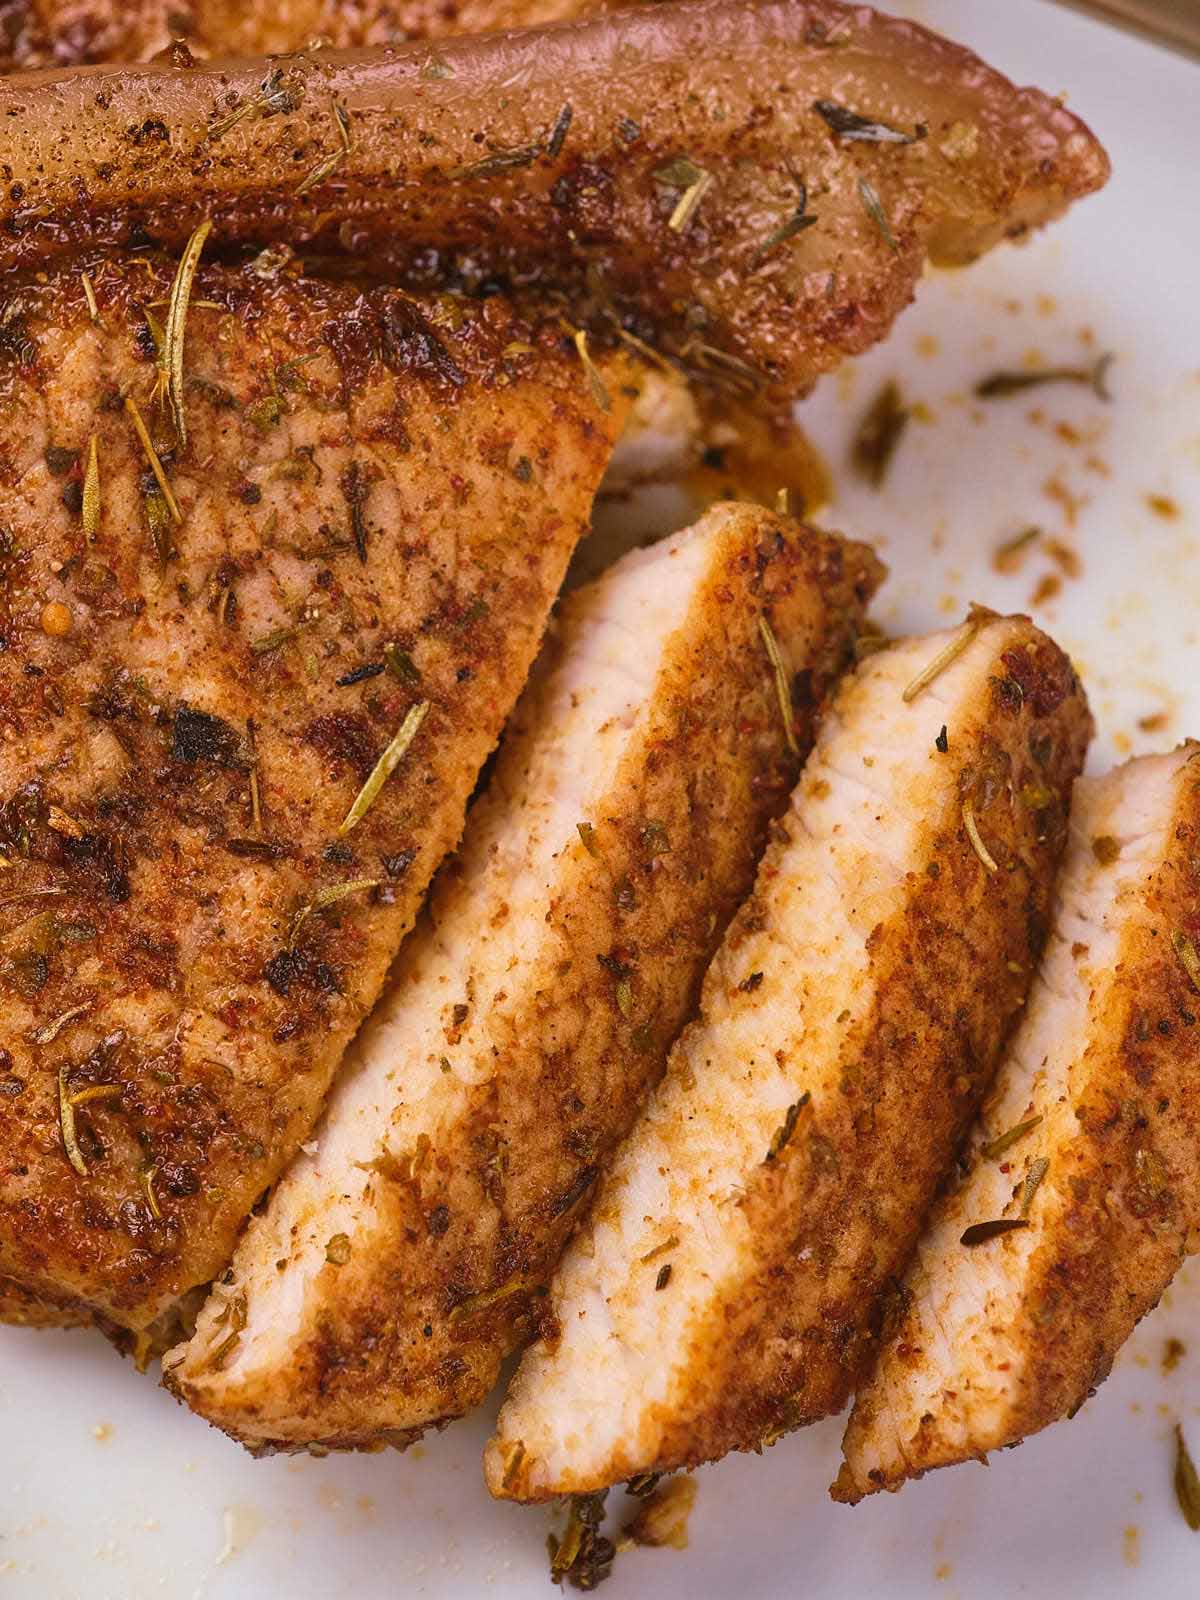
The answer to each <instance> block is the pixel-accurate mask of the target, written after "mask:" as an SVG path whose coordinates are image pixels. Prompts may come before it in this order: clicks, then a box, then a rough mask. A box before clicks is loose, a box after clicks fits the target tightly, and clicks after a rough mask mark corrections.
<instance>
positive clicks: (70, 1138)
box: [58, 1061, 88, 1178]
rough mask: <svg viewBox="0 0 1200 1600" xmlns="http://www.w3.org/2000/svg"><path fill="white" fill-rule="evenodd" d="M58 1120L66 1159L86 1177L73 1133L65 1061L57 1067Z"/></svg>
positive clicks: (84, 1165) (81, 1152)
mask: <svg viewBox="0 0 1200 1600" xmlns="http://www.w3.org/2000/svg"><path fill="white" fill-rule="evenodd" d="M58 1120H59V1125H60V1127H61V1128H62V1142H63V1149H64V1150H65V1151H66V1152H67V1160H68V1161H69V1162H70V1163H71V1165H72V1166H73V1167H74V1168H75V1171H76V1172H77V1173H78V1174H79V1176H80V1177H81V1178H86V1177H87V1175H88V1169H87V1162H86V1161H85V1160H84V1159H83V1151H82V1150H81V1149H80V1148H79V1140H78V1138H77V1137H76V1133H75V1106H74V1104H73V1103H72V1100H71V1096H70V1095H69V1094H68V1092H67V1064H66V1062H65V1061H64V1062H63V1064H62V1066H61V1067H59V1069H58Z"/></svg>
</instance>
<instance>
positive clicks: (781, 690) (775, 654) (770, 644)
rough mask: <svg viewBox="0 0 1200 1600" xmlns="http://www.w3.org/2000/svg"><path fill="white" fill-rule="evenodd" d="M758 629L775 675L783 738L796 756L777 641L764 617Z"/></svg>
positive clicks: (788, 691) (797, 750) (789, 700)
mask: <svg viewBox="0 0 1200 1600" xmlns="http://www.w3.org/2000/svg"><path fill="white" fill-rule="evenodd" d="M758 631H759V635H760V636H761V638H762V642H763V646H764V647H765V649H766V652H767V656H768V658H769V660H770V662H771V671H772V672H773V673H774V675H775V698H776V699H777V700H778V702H779V715H780V716H781V717H782V718H783V733H784V738H785V739H786V740H787V746H788V749H789V750H790V751H791V752H792V754H793V755H794V756H798V755H799V754H800V746H799V745H798V744H797V743H796V732H795V729H794V728H793V727H792V695H791V689H790V686H789V684H788V676H787V668H786V666H785V665H784V662H783V656H782V654H781V653H780V649H779V641H778V640H777V639H776V637H775V632H774V630H773V628H772V627H771V624H770V623H769V622H768V621H767V619H766V617H761V616H760V617H759V619H758Z"/></svg>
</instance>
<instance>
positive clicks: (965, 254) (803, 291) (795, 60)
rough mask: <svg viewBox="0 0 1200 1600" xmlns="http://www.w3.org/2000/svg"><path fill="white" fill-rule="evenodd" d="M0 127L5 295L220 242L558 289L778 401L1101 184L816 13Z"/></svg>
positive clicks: (29, 87) (719, 20)
mask: <svg viewBox="0 0 1200 1600" xmlns="http://www.w3.org/2000/svg"><path fill="white" fill-rule="evenodd" d="M514 83H519V84H520V85H521V92H520V93H514V92H513V84H514ZM0 119H2V120H3V125H4V127H5V130H6V133H5V163H6V166H5V184H4V187H3V190H0V270H2V269H3V268H4V267H6V266H8V265H10V264H15V265H20V266H24V267H28V268H34V269H37V268H41V267H43V266H44V265H45V263H46V261H47V259H49V258H53V257H61V255H62V254H63V252H64V251H66V252H70V251H73V250H75V249H77V248H78V245H79V241H80V239H81V238H83V239H84V240H86V241H89V242H91V243H93V244H105V245H110V246H114V247H128V246H129V245H130V244H131V242H134V241H144V240H145V238H146V236H147V235H149V236H151V237H153V238H154V239H156V240H158V241H159V242H160V243H172V242H174V243H179V244H182V242H183V240H184V239H185V238H186V237H187V236H188V235H189V234H190V232H191V230H192V229H193V228H194V227H195V226H197V225H198V224H199V222H200V221H201V220H202V219H203V218H205V217H213V218H215V219H216V220H217V221H218V223H219V224H220V230H221V233H222V236H223V237H224V238H225V239H227V240H229V241H237V240H240V241H253V242H255V243H262V242H264V241H271V242H275V243H280V242H282V243H286V244H288V245H290V246H291V247H293V248H295V249H300V250H304V251H308V252H311V251H320V252H332V253H337V254H339V255H341V256H350V257H353V258H356V259H357V261H358V262H359V263H360V265H362V266H369V267H370V268H371V270H376V269H378V268H381V267H383V266H384V265H387V267H388V270H389V271H391V272H392V273H393V274H395V275H397V277H398V279H399V278H402V279H403V281H405V282H406V283H408V284H409V286H410V287H411V286H413V285H414V284H422V285H428V284H430V283H433V284H435V285H436V286H437V287H442V286H444V284H445V283H446V281H447V279H448V276H450V275H453V274H459V275H463V276H465V277H467V278H469V279H470V280H471V281H473V282H475V283H477V284H478V283H495V282H496V281H502V282H510V283H518V282H519V283H522V284H526V285H537V286H539V287H540V289H541V290H542V292H543V293H551V292H561V293H562V294H563V295H565V297H566V298H565V301H564V312H565V314H566V315H567V316H568V317H569V318H570V319H571V320H572V321H573V323H574V325H575V326H576V327H581V326H583V324H584V323H585V322H587V323H588V324H589V326H590V329H591V332H592V334H593V336H598V334H599V332H600V331H601V330H602V329H607V330H608V331H609V333H610V334H611V333H612V332H613V330H614V324H615V325H619V326H620V329H621V332H622V334H623V336H625V337H626V338H630V337H632V338H635V339H639V340H641V341H642V342H643V343H644V342H646V341H649V342H650V343H651V344H653V345H655V346H656V347H657V348H660V349H661V350H665V351H666V352H667V353H668V354H669V355H671V356H672V357H673V358H675V359H676V360H677V361H679V362H680V363H682V364H683V365H684V366H685V367H687V368H688V369H689V370H694V371H695V372H697V373H698V374H700V375H701V376H704V377H706V378H707V379H709V380H710V381H716V380H718V379H719V380H720V381H722V382H724V383H725V384H727V385H732V386H735V387H737V388H738V389H739V390H741V391H747V392H753V393H754V394H756V395H760V396H764V397H768V398H770V399H771V400H772V402H773V403H778V402H779V401H781V400H783V401H790V400H792V399H794V398H795V397H796V396H797V395H798V394H801V393H803V392H804V391H805V390H807V389H808V388H809V387H811V385H812V384H813V383H814V382H815V381H816V379H817V378H818V377H819V376H820V374H821V373H822V372H826V371H828V370H830V369H831V368H832V367H834V366H836V365H837V364H838V363H839V362H840V361H842V360H843V359H844V358H845V357H846V356H847V355H853V354H856V353H859V352H861V351H863V350H865V349H867V348H868V347H869V346H870V345H872V344H874V343H875V342H876V341H877V340H878V339H880V338H881V337H883V336H884V335H885V334H886V333H887V331H888V329H889V328H890V327H891V324H892V322H893V320H894V319H895V317H896V316H897V315H898V314H899V312H900V311H901V310H903V308H904V307H905V306H906V305H907V304H908V302H909V300H910V299H911V298H912V295H913V291H914V288H915V285H916V283H917V281H918V279H919V278H920V276H921V273H922V271H923V270H924V266H925V263H926V261H927V260H933V261H935V262H941V263H946V264H955V263H962V262H965V261H969V260H972V259H974V258H975V257H976V256H978V255H980V254H982V253H983V252H984V251H985V250H988V249H990V248H991V247H992V246H993V245H994V244H996V243H998V242H999V241H1000V240H1001V239H1003V238H1005V237H1019V236H1022V235H1024V234H1025V233H1027V232H1028V231H1029V230H1030V229H1031V228H1034V227H1037V226H1040V225H1042V224H1044V223H1047V222H1050V221H1052V220H1054V218H1056V217H1058V216H1060V215H1061V214H1062V213H1063V212H1064V211H1065V210H1066V209H1067V208H1068V206H1070V205H1071V204H1072V203H1073V202H1074V201H1075V200H1077V199H1079V198H1081V197H1082V196H1084V195H1086V194H1089V193H1091V192H1092V191H1093V190H1095V189H1097V188H1099V187H1101V186H1102V185H1103V183H1104V182H1105V181H1106V179H1107V176H1108V160H1107V157H1106V156H1105V154H1104V151H1103V149H1102V148H1101V146H1100V145H1099V143H1098V142H1097V141H1096V139H1095V138H1094V137H1093V135H1092V134H1091V133H1090V132H1089V130H1088V129H1087V128H1086V126H1085V125H1084V124H1083V123H1082V122H1080V121H1079V120H1078V119H1077V118H1076V117H1075V116H1073V115H1072V114H1071V113H1070V112H1068V111H1066V110H1065V109H1064V108H1063V106H1062V105H1061V103H1060V102H1059V101H1056V100H1052V99H1050V98H1048V97H1047V96H1046V95H1044V94H1041V93H1039V92H1038V91H1036V90H1031V89H1017V88H1016V87H1014V85H1013V84H1011V83H1010V82H1008V80H1007V79H1005V78H1003V77H1001V76H1000V74H998V73H996V72H993V71H992V70H991V69H989V68H988V67H986V66H985V65H984V63H983V62H981V61H980V60H979V59H978V57H976V56H973V55H972V54H971V53H970V52H969V51H966V50H963V49H961V48H960V47H958V46H955V45H952V44H950V43H949V42H948V41H947V40H945V39H941V38H939V37H937V36H936V35H934V34H931V33H929V32H927V31H926V30H925V29H922V28H920V27H918V26H916V25H915V24H912V23H909V22H902V21H897V20H895V19H893V18H889V17H884V16H882V15H880V14H878V13H875V12H873V11H871V10H870V9H869V8H868V7H865V6H844V5H839V4H835V3H833V0H813V3H808V4H805V3H801V0H681V3H677V4H671V3H667V4H658V5H654V6H645V7H638V8H635V9H633V10H630V11H615V12H612V13H610V14H608V15H605V16H602V17H598V18H593V19H587V20H583V21H579V22H574V23H570V24H564V25H561V26H556V27H547V28H541V29H529V30H524V31H518V32H506V33H491V34H487V35H480V36H476V37H473V38H467V39H464V38H458V39H448V40H444V41H441V42H440V43H439V44H438V45H437V48H436V49H433V48H432V47H431V46H430V45H429V44H428V43H425V42H414V43H410V44H405V45H398V46H396V47H395V48H393V49H390V50H380V51H376V52H361V51H360V52H355V51H350V52H336V51H327V50H317V51H315V52H313V51H302V52H300V53H298V54H296V55H292V56H289V57H287V58H286V59H285V60H282V61H279V60H276V61H256V62H246V61H232V62H213V63H199V64H196V63H193V64H190V65H187V64H173V63H172V62H171V61H165V62H158V63H154V64H149V65H144V66H138V67H122V68H118V69H109V68H89V69H76V70H75V71H73V72H59V73H47V72H29V73H22V74H19V75H13V76H9V77H7V78H2V79H0ZM81 193H85V194H86V197H87V203H86V206H81V202H80V196H81Z"/></svg>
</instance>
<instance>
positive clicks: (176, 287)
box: [159, 217, 213, 498]
mask: <svg viewBox="0 0 1200 1600" xmlns="http://www.w3.org/2000/svg"><path fill="white" fill-rule="evenodd" d="M212 226H213V225H212V221H211V220H210V219H209V218H207V217H206V218H205V220H204V221H203V222H202V223H201V224H200V226H199V227H198V228H196V230H195V231H194V232H193V234H192V236H191V238H190V239H189V240H188V242H187V244H186V245H185V246H184V250H183V254H182V256H180V258H179V267H178V270H177V271H176V273H175V281H174V283H172V285H171V295H170V299H169V300H168V302H167V320H166V323H165V325H164V327H163V343H162V349H161V351H160V352H159V368H160V370H161V371H162V372H163V373H164V374H165V375H166V390H167V399H168V401H169V402H170V406H171V416H172V419H173V420H174V423H175V437H176V439H177V440H178V442H179V448H180V449H181V450H185V449H186V448H187V417H186V415H185V413H184V405H183V341H184V335H185V333H186V332H187V314H188V302H189V301H190V300H191V297H192V284H193V282H194V281H195V277H196V268H197V267H198V266H199V265H200V252H201V251H202V250H203V249H204V243H205V240H206V239H207V238H208V236H209V234H210V233H211V232H212ZM168 498H169V496H168Z"/></svg>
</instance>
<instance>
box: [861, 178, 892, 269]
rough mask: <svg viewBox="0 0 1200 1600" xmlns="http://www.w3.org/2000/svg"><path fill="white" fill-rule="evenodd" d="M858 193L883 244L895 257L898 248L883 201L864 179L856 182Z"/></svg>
mask: <svg viewBox="0 0 1200 1600" xmlns="http://www.w3.org/2000/svg"><path fill="white" fill-rule="evenodd" d="M858 193H859V197H860V198H861V200H862V203H863V209H864V210H865V211H866V213H867V215H868V216H869V217H870V219H871V221H872V222H873V223H874V224H875V226H876V227H877V228H878V229H879V233H880V236H881V237H882V239H883V242H884V243H885V244H886V245H887V247H888V249H889V250H890V251H891V252H892V254H893V255H895V253H896V252H897V250H899V248H900V246H899V245H898V244H897V243H896V235H895V234H894V233H893V232H892V225H891V223H890V222H889V221H888V219H887V212H886V211H885V210H884V209H883V201H882V200H881V199H880V198H879V193H878V191H877V190H876V189H874V188H872V186H871V185H870V184H869V183H868V182H867V180H866V179H865V178H860V179H859V180H858Z"/></svg>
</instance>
